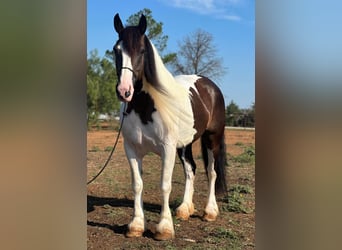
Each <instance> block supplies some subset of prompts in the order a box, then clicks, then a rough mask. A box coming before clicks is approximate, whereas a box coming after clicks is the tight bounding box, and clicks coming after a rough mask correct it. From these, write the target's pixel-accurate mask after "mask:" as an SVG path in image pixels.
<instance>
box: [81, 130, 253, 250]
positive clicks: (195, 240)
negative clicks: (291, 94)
mask: <svg viewBox="0 0 342 250" xmlns="http://www.w3.org/2000/svg"><path fill="white" fill-rule="evenodd" d="M115 138H116V132H115V131H112V130H99V131H96V130H93V131H89V132H88V134H87V165H88V166H87V167H88V174H87V177H88V180H90V179H91V178H92V177H93V176H94V175H95V174H96V173H97V172H98V171H99V169H100V168H101V167H102V166H103V164H104V163H105V161H106V160H107V158H108V155H109V153H110V150H111V148H112V146H113V143H114V140H115ZM225 139H226V145H227V157H228V166H227V171H226V172H227V177H226V178H227V183H228V189H229V192H228V196H227V197H218V198H217V200H218V206H219V209H220V214H219V216H218V218H217V220H216V221H215V222H205V221H203V220H202V219H201V217H202V215H203V210H204V207H205V204H206V199H207V192H208V185H207V184H208V182H207V177H206V175H205V169H204V167H203V163H202V159H201V154H200V145H199V143H196V144H195V146H194V150H193V151H194V159H195V161H196V164H197V172H196V180H195V193H194V204H195V208H196V212H195V214H194V215H193V216H192V217H191V218H190V219H189V221H180V220H178V219H176V218H174V225H175V233H176V238H175V239H174V240H170V241H162V242H160V241H155V240H154V239H153V232H154V231H155V229H154V227H155V225H156V224H157V223H158V220H159V213H160V204H161V192H160V189H159V183H160V173H161V171H160V166H161V161H160V158H159V157H158V156H157V155H154V154H149V155H147V156H146V157H145V158H144V161H143V181H144V191H143V201H144V212H145V218H146V221H147V230H146V232H145V234H144V236H143V237H141V238H133V239H132V238H126V237H125V231H126V229H127V224H128V223H129V222H130V220H131V217H132V214H133V192H132V188H131V176H130V169H129V165H128V162H127V159H126V156H125V153H124V149H123V138H122V136H121V137H120V140H119V143H118V146H117V149H116V151H115V152H114V155H113V157H112V159H111V161H110V162H109V165H108V166H107V168H106V169H105V170H104V172H103V173H102V175H100V176H99V177H98V178H97V179H96V180H95V181H94V182H93V183H91V184H90V185H88V186H87V191H88V192H87V194H88V196H87V212H88V216H87V245H88V249H254V248H255V160H254V159H255V158H254V156H253V154H255V153H253V152H255V151H254V149H255V132H254V131H253V130H252V131H251V130H230V129H226V134H225ZM246 152H247V154H246ZM251 156H253V157H251ZM184 181H185V180H184V174H183V169H182V166H181V164H180V161H179V159H178V158H177V159H176V165H175V169H174V174H173V182H172V192H171V195H170V207H171V210H172V212H174V211H175V208H176V207H177V206H178V205H179V204H180V203H181V201H182V198H183V192H184Z"/></svg>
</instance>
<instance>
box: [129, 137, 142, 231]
mask: <svg viewBox="0 0 342 250" xmlns="http://www.w3.org/2000/svg"><path fill="white" fill-rule="evenodd" d="M125 151H126V156H127V159H128V162H129V165H130V167H131V175H132V188H133V193H134V212H133V219H132V221H131V222H130V223H129V224H128V230H127V232H126V236H127V237H141V236H142V235H143V233H144V231H145V219H144V211H143V201H142V190H143V181H142V178H141V175H142V157H138V156H137V154H136V152H135V151H134V150H133V149H132V147H130V146H129V145H128V144H126V143H125Z"/></svg>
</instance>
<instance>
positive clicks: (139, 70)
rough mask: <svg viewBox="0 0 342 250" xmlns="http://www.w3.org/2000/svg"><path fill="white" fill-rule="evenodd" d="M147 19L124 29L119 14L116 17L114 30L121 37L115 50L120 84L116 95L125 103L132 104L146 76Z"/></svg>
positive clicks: (143, 17) (142, 19)
mask: <svg viewBox="0 0 342 250" xmlns="http://www.w3.org/2000/svg"><path fill="white" fill-rule="evenodd" d="M146 26H147V24H146V17H145V16H144V15H141V17H140V21H139V24H138V25H137V26H128V27H124V26H123V25H122V22H121V19H120V17H119V14H116V15H115V17H114V28H115V31H116V32H117V33H118V35H119V39H118V40H117V42H116V43H115V45H114V47H113V50H114V54H115V64H116V72H117V76H118V83H117V85H116V93H117V95H118V97H119V99H121V100H122V101H124V102H130V101H131V100H132V98H133V94H134V91H135V90H136V91H137V89H139V88H140V89H141V87H142V77H143V74H144V54H145V43H146V39H147V38H146V36H145V31H146Z"/></svg>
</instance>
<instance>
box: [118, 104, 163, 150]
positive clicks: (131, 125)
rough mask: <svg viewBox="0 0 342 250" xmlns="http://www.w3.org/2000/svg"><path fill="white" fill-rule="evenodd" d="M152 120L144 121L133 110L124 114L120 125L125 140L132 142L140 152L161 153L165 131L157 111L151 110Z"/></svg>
mask: <svg viewBox="0 0 342 250" xmlns="http://www.w3.org/2000/svg"><path fill="white" fill-rule="evenodd" d="M151 117H152V121H151V122H148V123H146V124H145V123H144V122H143V121H142V120H141V116H140V115H139V114H137V113H136V112H135V111H134V110H133V111H132V112H130V113H129V114H128V115H126V117H125V120H124V124H123V127H122V133H123V136H124V139H125V141H127V142H128V143H130V144H132V145H134V146H135V148H137V149H138V150H139V151H141V153H143V154H146V153H147V152H154V153H157V154H160V153H161V150H162V145H163V141H165V137H166V133H165V129H164V126H163V123H162V121H161V119H160V115H159V114H158V112H153V114H152V116H151Z"/></svg>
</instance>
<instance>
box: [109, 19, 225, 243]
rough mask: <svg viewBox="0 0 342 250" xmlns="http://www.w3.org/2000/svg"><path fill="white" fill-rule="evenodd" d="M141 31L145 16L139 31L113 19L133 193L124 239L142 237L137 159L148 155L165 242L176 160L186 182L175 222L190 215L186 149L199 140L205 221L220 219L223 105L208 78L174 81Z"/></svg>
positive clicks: (170, 234)
mask: <svg viewBox="0 0 342 250" xmlns="http://www.w3.org/2000/svg"><path fill="white" fill-rule="evenodd" d="M146 28H147V22H146V17H145V16H144V15H141V17H140V20H139V24H138V25H137V26H127V27H124V26H123V24H122V21H121V19H120V16H119V14H116V15H115V16H114V29H115V31H116V32H117V34H118V40H117V42H116V43H115V45H114V47H113V50H114V57H115V66H116V71H117V77H118V82H117V85H116V93H117V96H118V98H119V99H120V100H121V101H122V102H123V103H125V104H126V105H127V107H126V110H125V111H124V116H125V117H124V123H123V125H122V134H123V138H124V149H125V153H126V156H127V159H128V162H129V165H130V169H131V176H132V188H133V193H134V212H133V219H132V221H131V222H130V223H129V224H128V227H127V232H126V237H140V236H142V235H143V233H144V231H145V217H144V212H143V200H142V190H143V181H142V159H143V157H144V156H145V155H146V154H147V153H149V152H153V153H156V154H157V155H159V156H160V157H161V160H162V169H161V191H162V197H163V199H162V200H163V201H162V206H161V213H160V221H159V223H158V224H157V225H156V230H155V233H154V238H155V239H156V240H169V239H173V238H174V237H175V231H174V226H173V220H172V214H171V211H170V207H169V196H170V192H171V184H172V172H173V169H174V164H175V158H176V154H178V156H179V158H180V160H181V163H182V165H183V168H184V174H185V179H186V180H185V191H184V197H183V201H182V203H181V205H180V206H179V207H178V208H177V209H176V217H178V218H180V219H182V220H188V219H189V217H190V216H191V215H192V214H194V211H195V209H194V204H193V201H192V198H193V193H194V178H195V171H196V164H195V161H194V159H193V155H192V144H193V142H195V141H196V140H197V139H199V138H200V139H201V148H202V155H203V160H204V165H205V169H206V174H207V177H208V184H209V193H208V201H207V204H206V207H205V210H204V216H203V219H204V220H206V221H215V220H216V218H217V216H218V214H219V209H218V206H217V203H216V197H215V192H216V194H222V193H223V194H224V193H226V192H227V185H226V177H225V166H226V150H225V142H224V127H225V104H224V98H223V95H222V93H221V91H220V89H219V88H218V87H217V86H216V85H215V83H214V82H213V81H211V80H210V79H208V78H206V77H204V76H200V75H180V76H176V77H173V75H172V74H171V73H170V72H169V71H168V70H167V68H166V67H165V65H164V64H163V62H162V60H161V58H160V56H159V54H158V51H157V50H156V48H155V47H154V45H153V44H152V43H151V41H150V40H149V39H148V37H147V36H146V35H145V32H146Z"/></svg>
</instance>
